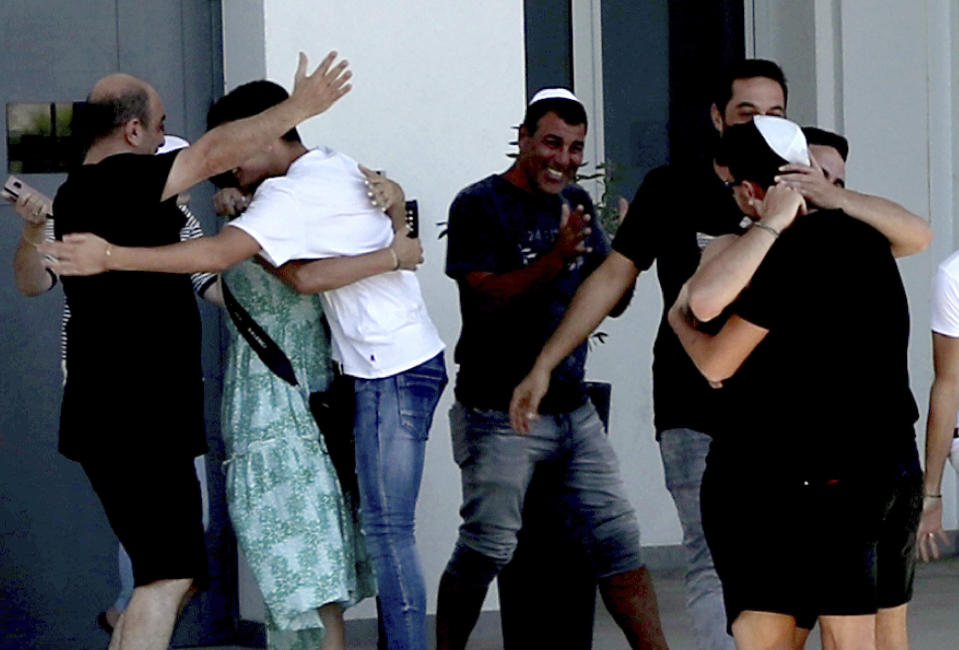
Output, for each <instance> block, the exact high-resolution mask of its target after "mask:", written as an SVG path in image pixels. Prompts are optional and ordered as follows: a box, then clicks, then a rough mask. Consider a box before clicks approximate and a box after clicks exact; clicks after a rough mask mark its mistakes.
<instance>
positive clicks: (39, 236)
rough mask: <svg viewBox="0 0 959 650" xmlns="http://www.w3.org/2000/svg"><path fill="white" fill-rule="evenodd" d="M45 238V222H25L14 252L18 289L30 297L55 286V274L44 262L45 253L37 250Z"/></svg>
mask: <svg viewBox="0 0 959 650" xmlns="http://www.w3.org/2000/svg"><path fill="white" fill-rule="evenodd" d="M43 240H44V226H43V224H39V225H37V224H32V223H25V224H23V231H22V232H21V233H20V241H18V242H17V250H16V251H15V252H14V254H13V274H14V277H15V278H16V282H17V289H18V290H19V291H20V293H22V294H23V295H25V296H28V297H33V296H39V295H40V294H42V293H44V292H46V291H49V290H50V288H51V287H53V276H51V275H50V272H49V271H47V269H46V267H45V266H44V264H43V255H41V254H40V252H39V251H37V244H38V243H40V242H42V241H43Z"/></svg>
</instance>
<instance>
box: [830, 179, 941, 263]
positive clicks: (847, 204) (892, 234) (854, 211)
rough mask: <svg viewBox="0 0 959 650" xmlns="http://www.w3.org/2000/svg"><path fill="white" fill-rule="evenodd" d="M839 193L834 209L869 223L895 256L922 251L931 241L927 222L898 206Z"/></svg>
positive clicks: (872, 197) (886, 201) (845, 191)
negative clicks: (838, 200)
mask: <svg viewBox="0 0 959 650" xmlns="http://www.w3.org/2000/svg"><path fill="white" fill-rule="evenodd" d="M836 189H838V190H840V191H841V192H842V199H841V201H840V202H839V205H838V206H837V207H838V208H839V209H840V210H842V211H843V212H845V213H846V214H848V215H849V216H850V217H853V218H854V219H859V220H860V221H862V222H864V223H867V224H869V225H870V226H872V227H873V228H875V229H876V230H878V231H879V232H880V233H882V235H883V236H884V237H885V238H886V239H888V240H889V246H890V248H891V249H892V254H893V255H894V256H895V257H906V256H908V255H913V254H915V253H918V252H920V251H922V250H924V249H925V248H926V247H927V246H928V245H929V242H931V241H932V228H931V227H930V226H929V222H927V221H926V220H925V219H923V218H922V217H920V216H919V215H917V214H913V213H912V212H910V211H909V210H906V209H905V208H904V207H902V206H901V205H899V204H898V203H894V202H892V201H890V200H888V199H884V198H882V197H880V196H871V195H869V194H861V193H859V192H854V191H853V190H847V189H844V188H836Z"/></svg>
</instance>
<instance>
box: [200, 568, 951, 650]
mask: <svg viewBox="0 0 959 650" xmlns="http://www.w3.org/2000/svg"><path fill="white" fill-rule="evenodd" d="M654 578H655V581H656V591H657V594H658V596H659V604H660V612H661V615H662V618H663V625H664V627H665V630H666V638H667V640H668V641H669V645H670V648H672V649H673V650H695V648H696V646H695V642H694V640H693V636H692V634H691V631H690V626H689V624H688V621H687V619H686V612H685V610H684V596H683V585H682V573H681V572H680V571H678V570H676V571H668V572H657V573H655V574H654ZM369 627H370V626H368V625H364V626H362V628H364V629H351V632H353V634H352V636H351V639H350V641H351V643H350V647H351V648H356V649H357V650H375V648H376V641H375V638H374V637H373V636H372V635H370V634H369V633H368V632H366V630H368V629H369ZM362 637H366V638H362ZM909 638H910V644H911V648H912V650H956V649H959V558H952V559H949V560H943V561H940V562H936V563H933V564H926V565H922V566H920V567H919V570H918V572H917V575H916V588H915V596H914V598H913V601H912V605H911V606H910V609H909ZM501 647H502V642H501V638H500V631H499V621H498V617H497V615H495V614H490V615H484V616H483V618H482V619H481V621H480V624H479V625H478V626H477V629H476V631H475V633H474V634H473V637H472V638H471V640H470V644H469V648H470V650H495V649H497V648H501ZM626 647H627V645H626V643H625V641H624V640H623V638H622V636H621V635H620V632H619V629H618V628H617V627H616V625H615V624H614V623H613V622H612V620H611V619H610V618H609V616H608V615H607V614H606V611H605V610H604V609H603V607H602V606H601V605H600V606H598V607H597V609H596V626H595V632H594V636H593V648H594V650H619V649H620V648H626ZM806 647H807V648H809V649H810V650H812V649H815V648H819V647H820V645H819V635H818V630H815V631H813V636H812V637H810V641H809V643H808V644H807V645H806ZM208 650H213V649H208ZM216 650H241V649H239V648H234V647H221V648H217V649H216Z"/></svg>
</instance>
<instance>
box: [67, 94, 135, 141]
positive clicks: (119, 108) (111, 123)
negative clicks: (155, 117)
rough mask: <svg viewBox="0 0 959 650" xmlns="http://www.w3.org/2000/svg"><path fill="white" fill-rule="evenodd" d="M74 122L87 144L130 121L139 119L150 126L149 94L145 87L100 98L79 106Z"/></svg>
mask: <svg viewBox="0 0 959 650" xmlns="http://www.w3.org/2000/svg"><path fill="white" fill-rule="evenodd" d="M76 110H78V113H79V114H78V115H76V116H75V124H76V127H77V128H78V131H79V133H80V135H81V138H82V139H83V140H84V141H85V142H86V143H87V144H89V143H92V142H93V141H94V140H97V139H99V138H102V137H104V136H107V135H109V134H110V133H112V132H113V131H114V130H115V129H117V128H119V127H121V126H123V125H124V124H126V123H127V122H129V121H130V120H134V119H139V120H140V122H141V123H142V124H143V126H144V127H149V126H150V96H149V94H147V90H146V88H145V87H142V86H141V87H136V88H132V89H130V90H129V91H127V92H125V93H123V94H120V95H116V96H115V97H107V98H105V99H99V100H97V101H90V98H89V97H88V98H87V101H86V103H84V104H82V105H78V106H77V109H76Z"/></svg>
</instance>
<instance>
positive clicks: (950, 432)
mask: <svg viewBox="0 0 959 650" xmlns="http://www.w3.org/2000/svg"><path fill="white" fill-rule="evenodd" d="M931 327H932V357H933V366H934V368H935V373H936V374H935V378H934V379H933V381H932V388H931V389H930V391H929V419H928V420H927V421H926V465H925V467H926V471H925V473H924V475H923V485H922V493H923V499H922V518H921V519H920V520H919V533H918V542H919V557H921V558H922V559H923V560H932V559H938V558H939V542H942V543H943V544H945V545H947V546H948V545H949V536H948V535H947V534H946V532H945V530H943V527H942V474H943V470H944V469H945V466H946V459H947V458H949V457H950V452H951V456H952V461H953V464H954V465H955V466H956V468H957V469H959V439H957V438H956V437H955V436H956V432H957V431H959V421H957V412H959V251H956V252H955V253H953V254H952V255H950V256H949V257H948V258H947V259H946V260H945V261H944V262H943V263H942V264H940V265H939V269H938V270H937V271H936V277H935V279H934V280H933V281H932V319H931Z"/></svg>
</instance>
